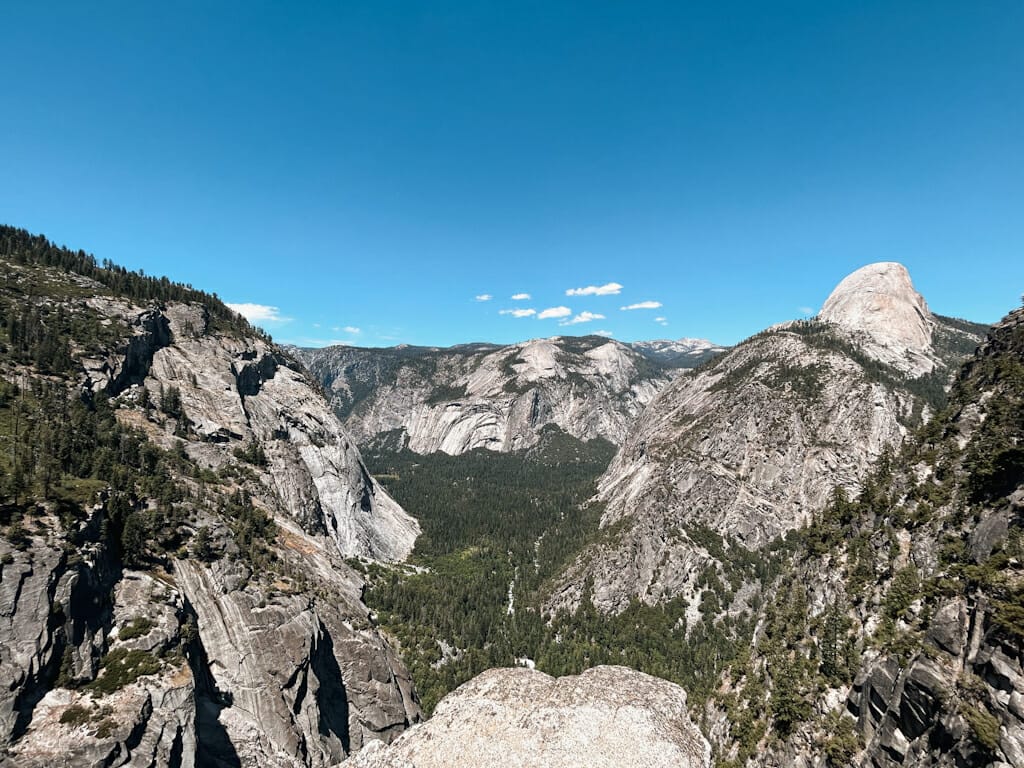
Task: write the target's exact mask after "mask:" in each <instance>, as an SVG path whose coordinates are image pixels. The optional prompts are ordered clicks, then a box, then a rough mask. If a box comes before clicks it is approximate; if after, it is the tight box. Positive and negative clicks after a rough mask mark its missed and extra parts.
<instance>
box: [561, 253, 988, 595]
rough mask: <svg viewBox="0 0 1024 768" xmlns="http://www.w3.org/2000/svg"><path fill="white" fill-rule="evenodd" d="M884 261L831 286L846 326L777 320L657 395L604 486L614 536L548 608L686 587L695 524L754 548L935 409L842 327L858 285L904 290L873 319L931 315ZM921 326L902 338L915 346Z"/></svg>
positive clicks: (699, 554) (698, 562) (945, 356)
mask: <svg viewBox="0 0 1024 768" xmlns="http://www.w3.org/2000/svg"><path fill="white" fill-rule="evenodd" d="M882 266H883V267H884V269H875V268H874V267H871V268H865V271H866V277H864V276H862V277H861V278H858V279H857V280H853V281H852V282H851V283H849V284H848V283H847V281H843V283H842V284H841V285H840V287H841V288H842V286H843V285H846V286H847V287H845V288H842V290H840V289H838V288H837V290H836V293H834V294H833V297H834V298H835V301H833V302H831V304H830V317H832V318H833V319H839V320H842V323H843V324H842V325H839V324H836V323H833V322H829V323H825V322H821V321H801V322H794V323H787V324H782V325H780V326H776V327H774V328H771V329H769V330H767V331H765V332H763V333H760V334H758V335H756V336H754V337H752V338H750V339H748V340H747V341H745V342H743V343H742V344H740V345H738V346H737V347H735V348H733V349H732V350H731V351H729V352H728V353H726V354H724V355H722V356H721V357H719V358H717V359H716V360H715V361H714V362H713V363H711V364H710V365H708V366H706V367H704V368H702V369H699V370H698V371H696V372H693V373H689V372H687V373H682V374H680V375H679V376H677V377H676V378H675V380H673V381H672V382H671V383H670V384H669V385H668V386H666V387H665V388H664V389H663V390H662V391H661V392H660V393H659V394H658V396H657V397H656V398H655V399H654V400H653V401H652V402H651V404H650V405H649V406H648V407H647V408H646V409H645V410H644V412H643V413H642V414H641V416H640V417H639V418H638V419H637V421H636V422H635V423H634V425H633V426H632V427H631V429H630V430H629V433H628V434H627V435H626V437H625V438H624V440H623V441H622V444H621V446H620V448H619V451H618V453H617V454H616V456H615V458H614V459H613V460H612V463H611V464H610V466H609V468H608V470H607V472H606V473H605V474H604V476H603V477H602V478H601V480H600V481H599V495H598V499H599V501H601V502H603V503H604V504H605V505H606V507H605V511H604V514H603V517H602V519H601V526H602V527H603V528H611V527H612V526H615V527H616V529H617V533H616V535H615V537H613V539H612V540H611V541H610V542H605V543H604V544H601V545H599V546H598V548H597V549H594V550H592V551H589V552H587V553H585V557H584V558H581V560H580V561H579V562H577V564H576V565H575V566H573V567H572V568H570V570H569V572H568V573H567V575H566V577H565V578H564V579H563V580H562V581H561V583H560V584H559V585H558V586H556V589H555V591H554V593H553V595H552V597H551V605H552V606H554V607H559V606H567V607H572V606H574V605H577V604H578V602H579V601H580V600H581V599H582V597H583V592H584V589H585V585H587V584H589V583H592V585H593V600H594V603H595V605H597V606H598V607H599V608H601V609H602V610H606V611H620V610H622V609H624V608H625V607H626V606H627V605H628V603H629V601H630V599H632V598H640V599H642V600H645V601H647V602H651V603H654V602H658V601H660V600H663V599H667V598H669V597H672V596H674V595H678V594H683V593H688V592H689V591H690V590H691V589H692V586H693V585H692V582H693V576H694V571H695V568H697V567H703V566H704V565H706V564H708V563H709V562H711V560H712V558H710V556H709V555H708V554H707V552H706V550H704V548H703V547H701V546H700V545H698V544H696V543H695V542H694V540H693V536H692V535H691V533H692V532H693V531H694V529H701V528H709V529H712V530H713V531H714V532H715V533H717V534H719V535H721V536H723V537H725V539H726V540H727V541H732V542H734V543H736V544H739V545H742V546H744V547H747V548H758V547H762V546H764V545H765V544H767V543H769V542H770V541H772V540H773V539H774V538H776V537H777V536H779V535H780V534H783V533H785V532H786V531H789V530H792V529H794V528H797V527H799V526H801V525H803V524H805V523H806V522H807V521H809V520H810V518H811V516H812V515H813V514H814V513H816V512H817V511H819V510H820V509H821V508H822V506H823V505H824V503H825V501H826V500H827V499H828V498H829V496H830V494H831V493H832V491H833V489H834V488H836V487H841V488H844V489H846V490H847V491H848V492H850V493H854V492H855V491H856V490H857V488H858V487H859V483H860V481H861V479H862V478H863V477H864V475H865V473H866V472H867V470H868V468H869V467H871V466H872V465H873V463H874V462H875V461H876V460H877V459H878V458H879V456H881V455H882V454H883V453H884V452H886V451H890V450H894V449H896V448H897V447H899V446H900V445H901V443H902V442H903V440H904V439H905V437H906V435H907V433H908V427H909V426H910V425H911V424H913V423H915V422H916V421H919V420H920V418H921V417H922V416H927V415H928V413H929V412H930V410H929V406H928V405H927V404H926V403H925V401H924V399H923V397H922V395H921V393H922V391H923V390H924V387H922V386H920V385H921V384H922V381H921V380H915V379H913V378H909V377H908V375H907V373H906V370H905V368H901V367H896V366H891V365H889V364H888V363H887V362H886V360H888V359H889V357H890V355H889V352H888V351H886V350H888V349H889V347H886V348H885V349H883V350H882V352H883V353H884V354H883V355H882V358H876V357H872V355H873V354H874V351H875V350H876V349H881V347H878V346H877V345H875V346H871V345H869V346H867V347H864V346H862V345H861V342H862V340H863V339H864V338H866V337H865V335H864V334H867V333H868V331H863V332H861V331H856V332H854V331H852V330H848V328H849V327H852V324H853V323H854V322H855V320H856V318H857V317H859V315H858V314H857V312H855V311H854V310H853V309H846V310H844V309H842V308H843V307H847V308H849V307H856V306H859V305H858V304H857V301H858V300H857V299H856V295H857V294H856V289H857V286H859V285H862V283H863V282H864V281H865V280H866V282H867V283H868V285H869V286H877V285H878V284H879V283H881V284H882V285H883V286H885V285H889V283H890V282H894V283H895V284H896V288H898V289H899V290H897V289H896V288H894V289H893V290H892V291H890V292H889V293H886V294H884V295H885V296H895V298H893V300H892V302H883V303H882V308H881V309H879V313H880V314H881V315H883V316H888V315H889V309H890V308H891V307H890V304H892V303H895V305H896V309H895V310H893V312H895V314H896V315H898V316H900V317H902V316H903V315H904V314H905V312H904V310H905V309H906V306H910V307H911V309H910V310H909V311H910V313H911V314H913V315H914V316H915V317H916V312H917V311H918V309H920V308H922V307H923V310H924V311H925V312H926V311H927V307H926V306H924V304H923V300H922V301H920V302H917V300H916V299H915V298H914V297H917V298H918V299H919V298H920V297H918V296H917V294H916V293H912V288H909V285H910V283H909V278H907V279H906V280H905V281H903V280H902V278H903V277H904V276H905V270H904V269H903V268H902V267H900V266H899V265H895V266H892V265H882ZM876 273H877V274H876ZM859 274H860V273H859V272H858V273H855V274H854V275H853V276H851V278H853V277H855V276H857V275H859ZM851 278H848V279H847V280H851ZM862 278H863V279H862ZM908 291H910V292H911V293H912V295H911V293H908ZM871 295H876V294H875V293H872V294H871ZM869 303H870V302H869ZM905 305H906V306H905ZM872 306H873V305H872ZM832 308H835V309H834V311H833V309H832ZM872 317H874V316H873V315H872ZM873 322H874V320H872V321H871V322H869V323H868V328H869V330H871V332H874V330H873V329H874V325H873V324H872V323H873ZM908 322H909V321H908ZM923 322H925V327H927V328H932V327H933V326H934V327H935V328H938V329H940V330H941V331H942V332H943V333H944V334H951V335H955V336H957V337H958V338H962V339H963V340H965V341H966V342H967V343H970V341H971V340H973V341H975V342H976V341H979V340H980V337H977V336H972V335H971V333H970V332H969V331H965V330H963V329H962V328H960V327H955V326H947V325H945V324H943V322H942V321H940V320H938V319H936V318H934V317H933V316H932V315H930V314H928V315H926V316H925V320H924V321H923ZM918 331H920V327H918V326H914V328H913V329H910V330H908V331H907V332H906V333H905V334H903V336H901V338H903V339H904V341H905V342H906V343H911V342H913V343H917V341H915V339H917V340H919V339H918V337H917V336H915V334H916V333H917V332H918ZM930 338H931V337H930V336H929V340H928V341H927V343H924V344H923V346H921V347H919V348H917V352H918V353H920V355H919V356H920V359H921V360H924V359H925V358H926V357H927V359H928V360H931V361H932V363H931V364H930V365H937V364H941V366H942V367H941V368H939V369H936V370H941V371H943V372H945V373H946V374H948V375H949V376H952V367H953V366H955V365H957V364H959V361H960V360H961V357H960V355H959V354H958V353H946V352H943V351H942V350H940V349H937V348H936V347H934V346H933V345H932V344H931V342H930ZM879 343H881V342H879ZM886 343H890V342H888V341H887V342H886ZM892 343H895V342H892ZM900 343H903V342H900ZM901 349H903V348H902V347H901ZM901 359H903V358H901ZM915 359H917V358H915ZM936 361H938V362H936ZM929 370H930V368H929Z"/></svg>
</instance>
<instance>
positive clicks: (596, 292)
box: [565, 283, 622, 296]
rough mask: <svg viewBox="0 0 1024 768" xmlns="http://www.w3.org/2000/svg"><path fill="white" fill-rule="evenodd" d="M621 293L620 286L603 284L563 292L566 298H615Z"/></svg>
mask: <svg viewBox="0 0 1024 768" xmlns="http://www.w3.org/2000/svg"><path fill="white" fill-rule="evenodd" d="M619 293H622V286H621V285H619V284H618V283H605V284H604V285H588V286H587V287H586V288H570V289H569V290H567V291H566V292H565V295H566V296H615V295H616V294H619Z"/></svg>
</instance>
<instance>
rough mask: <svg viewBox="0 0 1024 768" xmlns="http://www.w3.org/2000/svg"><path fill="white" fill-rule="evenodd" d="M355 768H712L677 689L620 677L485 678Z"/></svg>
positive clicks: (521, 674) (518, 674)
mask: <svg viewBox="0 0 1024 768" xmlns="http://www.w3.org/2000/svg"><path fill="white" fill-rule="evenodd" d="M350 762H351V764H352V765H353V768H408V767H409V766H416V768H435V767H436V768H441V767H442V766H445V767H446V768H491V766H496V765H505V766H518V767H519V768H574V767H575V766H582V765H586V766H592V767H593V768H604V767H605V766H608V768H611V767H612V766H615V768H627V767H629V766H636V767H637V768H641V767H643V768H670V767H671V768H709V767H710V765H711V750H710V747H709V746H708V743H707V741H706V740H705V739H704V737H703V736H702V735H701V733H700V731H699V730H698V729H697V727H696V726H694V725H693V723H692V722H691V721H690V717H689V715H688V714H687V709H686V693H685V692H684V691H683V689H682V688H680V687H679V686H677V685H674V684H672V683H669V682H667V681H665V680H659V679H658V678H656V677H651V676H649V675H644V674H642V673H640V672H636V671H634V670H631V669H627V668H625V667H594V668H592V669H588V670H587V671H586V672H584V673H583V674H581V675H578V676H575V677H562V678H558V679H555V678H552V677H549V676H548V675H545V674H543V673H541V672H536V671H533V670H529V669H522V668H519V669H491V670H488V671H487V672H484V673H483V674H481V675H479V676H477V677H475V678H473V679H472V680H470V681H469V682H468V683H465V684H464V685H462V686H461V687H460V688H458V689H457V690H455V691H454V692H453V693H450V694H449V695H448V696H446V697H445V698H444V699H443V700H442V701H441V703H440V704H439V705H438V707H437V709H436V710H435V711H434V714H433V716H432V717H431V719H430V720H429V721H427V722H426V723H422V724H420V725H418V726H415V727H413V728H411V729H410V730H409V731H407V732H406V733H405V734H403V735H402V736H401V737H400V738H399V739H398V740H396V741H395V742H393V743H392V744H391V745H390V746H383V745H371V746H369V747H367V748H365V749H364V750H363V751H362V752H360V753H359V754H358V755H356V756H355V757H354V758H353V759H352V760H351V761H350Z"/></svg>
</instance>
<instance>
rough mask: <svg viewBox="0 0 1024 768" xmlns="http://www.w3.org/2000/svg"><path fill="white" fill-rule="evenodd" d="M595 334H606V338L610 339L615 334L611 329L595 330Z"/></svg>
mask: <svg viewBox="0 0 1024 768" xmlns="http://www.w3.org/2000/svg"><path fill="white" fill-rule="evenodd" d="M594 335H595V336H604V337H605V338H606V339H610V338H611V337H612V336H613V335H614V334H613V333H612V332H611V331H594Z"/></svg>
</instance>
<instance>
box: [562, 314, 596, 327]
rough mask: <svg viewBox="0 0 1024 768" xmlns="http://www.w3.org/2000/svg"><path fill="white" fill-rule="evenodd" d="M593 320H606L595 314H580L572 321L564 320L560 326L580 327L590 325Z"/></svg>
mask: <svg viewBox="0 0 1024 768" xmlns="http://www.w3.org/2000/svg"><path fill="white" fill-rule="evenodd" d="M593 320H604V315H598V314H596V313H594V312H580V313H579V314H578V315H576V317H574V318H573V319H572V320H563V321H562V322H560V323H559V325H579V324H580V323H589V322H591V321H593Z"/></svg>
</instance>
